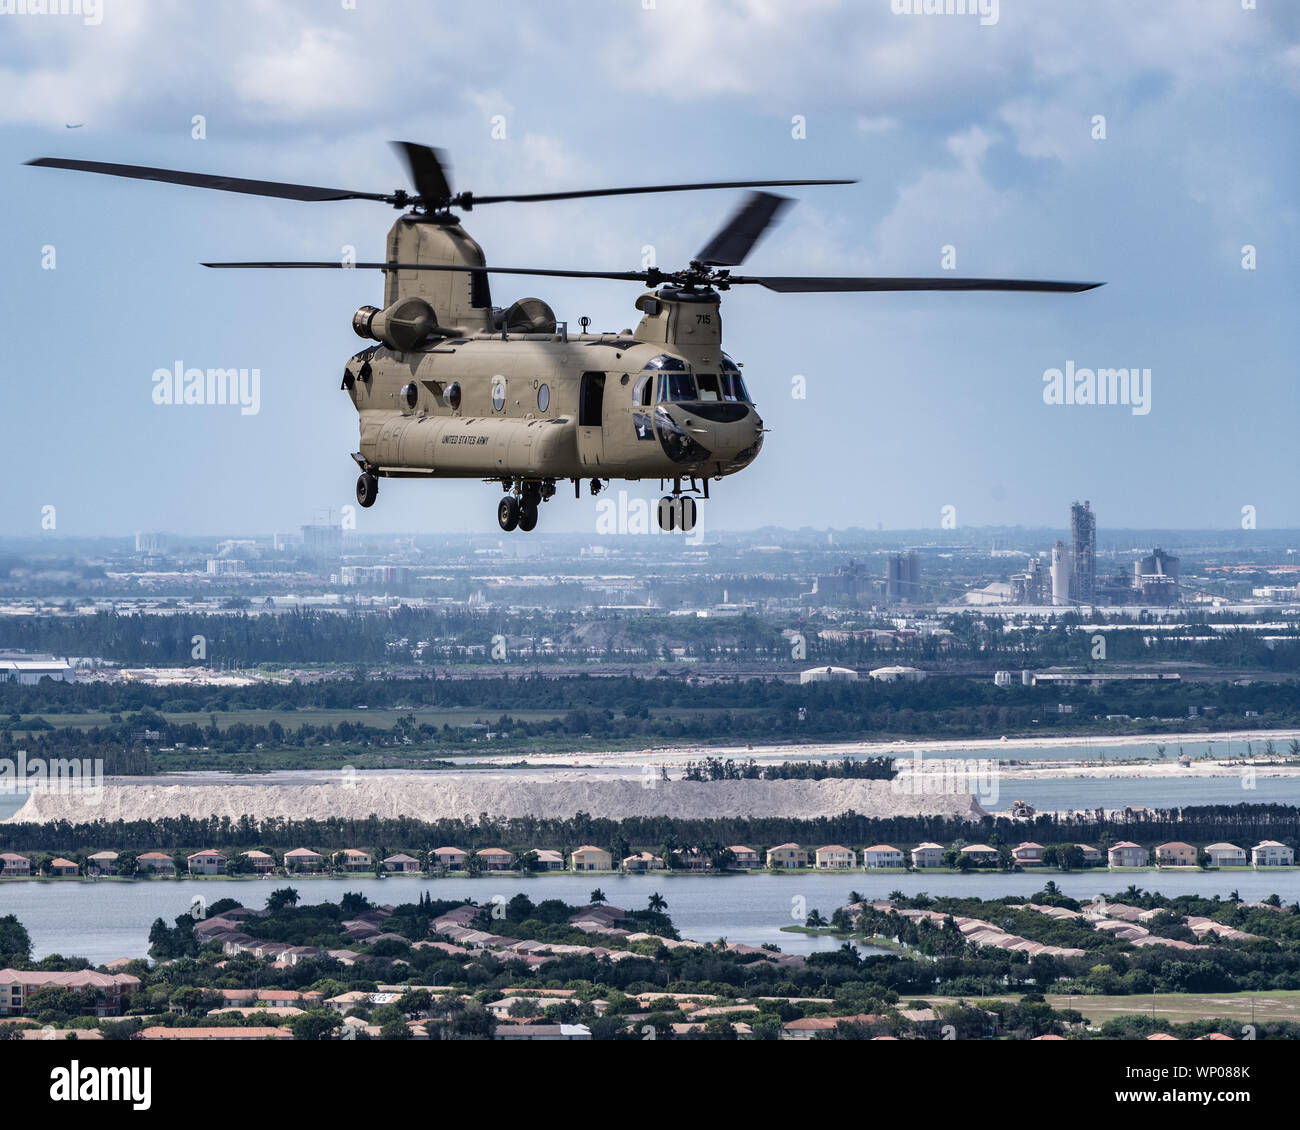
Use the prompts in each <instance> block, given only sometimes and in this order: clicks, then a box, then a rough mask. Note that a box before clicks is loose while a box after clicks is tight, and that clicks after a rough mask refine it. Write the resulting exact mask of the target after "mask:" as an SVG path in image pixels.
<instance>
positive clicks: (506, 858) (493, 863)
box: [474, 847, 515, 871]
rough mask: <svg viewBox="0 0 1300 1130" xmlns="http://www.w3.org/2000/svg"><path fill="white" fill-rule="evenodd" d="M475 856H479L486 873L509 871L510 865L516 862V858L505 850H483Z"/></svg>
mask: <svg viewBox="0 0 1300 1130" xmlns="http://www.w3.org/2000/svg"><path fill="white" fill-rule="evenodd" d="M474 854H475V855H477V856H478V861H479V863H480V864H481V865H482V867H483V870H484V871H509V870H510V865H511V864H512V863H513V862H514V861H515V857H514V856H513V855H511V854H510V853H509V852H508V851H506V850H505V848H495V847H490V848H482V849H480V850H479V851H476V852H475V853H474Z"/></svg>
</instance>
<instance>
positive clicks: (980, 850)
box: [961, 844, 998, 863]
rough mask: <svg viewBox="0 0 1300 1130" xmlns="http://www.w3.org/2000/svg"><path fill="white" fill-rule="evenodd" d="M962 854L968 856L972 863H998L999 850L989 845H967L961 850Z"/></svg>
mask: <svg viewBox="0 0 1300 1130" xmlns="http://www.w3.org/2000/svg"><path fill="white" fill-rule="evenodd" d="M961 854H962V855H965V856H968V857H969V858H970V860H971V862H972V863H996V862H997V861H998V849H997V848H995V847H990V846H989V845H988V844H967V845H966V846H965V847H964V848H962V849H961Z"/></svg>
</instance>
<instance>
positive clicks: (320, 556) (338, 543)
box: [302, 525, 343, 560]
mask: <svg viewBox="0 0 1300 1130" xmlns="http://www.w3.org/2000/svg"><path fill="white" fill-rule="evenodd" d="M302 552H303V555H304V556H306V557H314V558H316V559H317V560H337V559H338V558H339V557H341V556H343V527H342V526H325V525H319V526H303V528H302Z"/></svg>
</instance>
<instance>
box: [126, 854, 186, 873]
mask: <svg viewBox="0 0 1300 1130" xmlns="http://www.w3.org/2000/svg"><path fill="white" fill-rule="evenodd" d="M135 869H136V871H137V872H145V873H150V874H154V875H175V874H176V861H175V860H174V859H172V857H171V856H170V855H165V854H164V853H163V852H160V851H147V852H145V853H144V855H142V856H140V857H138V858H137V859H136V861H135Z"/></svg>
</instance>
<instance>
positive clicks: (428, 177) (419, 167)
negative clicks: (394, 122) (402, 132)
mask: <svg viewBox="0 0 1300 1130" xmlns="http://www.w3.org/2000/svg"><path fill="white" fill-rule="evenodd" d="M393 146H394V147H395V148H396V149H397V150H398V151H399V152H400V153H401V154H402V156H403V157H405V158H406V165H407V168H409V169H410V170H411V182H412V183H413V184H414V185H415V191H416V192H417V193H419V195H420V199H421V200H422V201H423V202H424V204H425V206H426V207H434V208H436V207H439V206H440V205H444V204H446V203H447V202H448V201H449V200H450V199H451V183H450V182H449V180H448V179H447V170H448V169H449V168H450V167H451V166H450V163H449V162H448V160H447V155H446V154H445V153H444V152H442V150H440V149H433V148H430V147H429V146H428V145H417V144H416V143H415V142H413V141H394V142H393Z"/></svg>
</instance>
